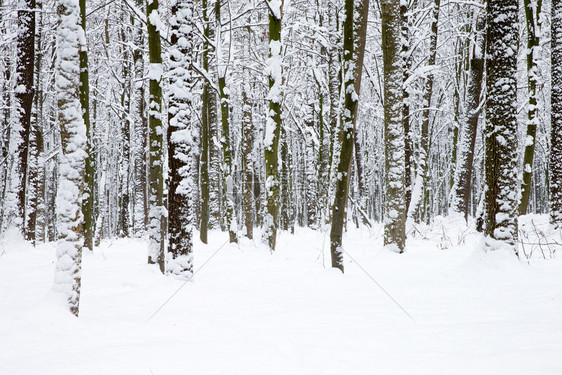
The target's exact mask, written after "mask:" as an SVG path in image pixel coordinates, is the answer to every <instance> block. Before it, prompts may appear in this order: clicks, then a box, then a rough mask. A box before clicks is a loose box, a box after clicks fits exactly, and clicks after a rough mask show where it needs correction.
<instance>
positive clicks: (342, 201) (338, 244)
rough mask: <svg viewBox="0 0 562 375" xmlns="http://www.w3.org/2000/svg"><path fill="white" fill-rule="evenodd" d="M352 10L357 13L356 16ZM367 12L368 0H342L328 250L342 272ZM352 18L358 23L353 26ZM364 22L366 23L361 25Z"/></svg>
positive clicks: (333, 264)
mask: <svg viewBox="0 0 562 375" xmlns="http://www.w3.org/2000/svg"><path fill="white" fill-rule="evenodd" d="M355 14H356V15H357V17H355ZM368 15H369V2H368V1H361V2H360V4H359V5H358V6H356V5H355V2H354V1H353V0H346V1H345V19H344V23H343V77H344V82H343V89H344V95H345V99H344V105H343V114H342V131H343V136H342V142H341V152H340V158H339V163H338V167H337V179H336V192H335V198H334V205H333V207H332V227H331V230H330V252H331V255H332V267H335V268H338V269H340V270H341V271H342V272H343V270H344V269H343V247H342V234H343V225H344V221H345V218H346V214H345V207H346V204H347V197H348V194H349V181H350V174H351V173H350V172H351V159H352V158H353V146H354V137H355V123H356V120H357V105H358V102H359V93H360V90H361V81H360V80H361V71H362V69H363V65H362V63H363V56H364V52H365V41H364V40H361V39H362V38H365V37H366V33H363V32H357V30H364V29H363V27H365V28H366V24H367V19H368ZM355 22H358V23H359V27H358V28H356V26H355ZM363 24H365V26H363Z"/></svg>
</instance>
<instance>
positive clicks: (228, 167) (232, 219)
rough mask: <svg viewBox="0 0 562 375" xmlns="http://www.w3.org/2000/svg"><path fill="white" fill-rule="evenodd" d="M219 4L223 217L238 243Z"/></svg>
mask: <svg viewBox="0 0 562 375" xmlns="http://www.w3.org/2000/svg"><path fill="white" fill-rule="evenodd" d="M220 11H221V3H220V1H219V0H217V2H216V3H215V15H216V17H217V19H216V21H217V65H218V79H219V81H218V87H219V98H220V109H221V125H222V137H221V140H220V143H221V146H222V156H223V160H222V168H221V170H222V175H223V178H224V182H223V184H224V185H225V190H224V191H225V193H226V197H225V201H224V202H225V217H226V226H227V230H228V237H229V239H230V242H238V239H237V237H236V231H237V229H238V228H237V224H236V216H235V212H234V175H233V167H232V163H233V161H232V160H233V158H234V154H233V151H232V145H231V144H232V140H231V138H230V103H229V101H230V98H229V97H230V89H229V88H228V87H227V84H226V74H227V68H228V63H229V62H225V61H222V59H221V58H222V56H221V55H222V50H221V12H220ZM228 59H230V51H229V52H228Z"/></svg>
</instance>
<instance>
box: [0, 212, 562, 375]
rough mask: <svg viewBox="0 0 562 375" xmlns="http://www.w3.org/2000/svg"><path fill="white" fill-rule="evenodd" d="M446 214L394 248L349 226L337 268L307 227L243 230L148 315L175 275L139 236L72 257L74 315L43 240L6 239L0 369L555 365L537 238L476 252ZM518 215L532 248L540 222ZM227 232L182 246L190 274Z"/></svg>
mask: <svg viewBox="0 0 562 375" xmlns="http://www.w3.org/2000/svg"><path fill="white" fill-rule="evenodd" d="M531 219H532V220H533V222H535V223H537V227H536V228H539V229H537V230H535V227H534V226H533V229H532V230H531V229H529V228H530V227H531V224H530V221H531ZM451 221H452V222H451ZM459 222H462V221H458V220H452V219H442V220H441V221H439V220H438V221H436V222H435V223H434V224H433V225H432V226H431V227H425V226H420V227H418V228H417V229H415V230H414V229H412V230H414V231H415V233H416V238H412V236H410V237H411V238H410V239H409V240H408V249H407V252H406V253H405V254H395V253H392V252H390V251H388V250H385V249H383V247H382V227H381V226H377V227H376V228H373V229H369V228H362V229H355V228H352V227H350V228H349V232H348V233H347V234H346V236H345V237H344V246H345V250H346V251H347V253H348V255H346V256H345V262H346V263H345V274H344V275H342V274H340V273H339V272H338V271H336V270H333V269H330V268H329V267H328V265H329V264H330V260H329V246H328V245H329V243H328V239H327V236H326V235H325V234H324V233H323V232H322V231H312V230H309V229H302V228H300V229H299V228H297V230H296V234H295V235H290V234H288V233H282V234H281V236H280V238H279V240H278V250H277V251H276V252H275V253H274V254H270V253H269V252H268V251H267V250H266V248H265V247H264V246H263V245H261V244H259V242H258V241H249V240H247V239H244V240H242V241H241V244H240V245H239V246H234V245H227V246H224V247H223V248H222V249H221V250H220V251H219V252H218V253H216V255H215V256H214V257H213V258H212V259H211V260H210V261H209V262H208V263H207V264H206V265H205V266H204V267H203V268H202V269H201V270H200V272H199V273H197V274H196V276H195V278H194V280H193V281H191V282H188V283H187V284H185V286H184V287H183V288H182V289H181V290H180V291H179V292H178V293H177V294H176V295H175V296H174V297H173V298H172V299H171V300H170V301H169V302H168V303H167V304H166V305H165V306H164V307H162V309H161V310H160V311H159V312H158V313H157V314H156V315H155V316H154V317H153V318H152V319H150V320H149V318H150V316H151V315H152V314H153V313H154V312H155V311H156V310H157V309H158V308H159V307H160V306H161V305H162V304H163V303H164V302H165V301H166V300H167V299H168V297H169V296H170V295H172V293H174V292H175V291H176V290H177V289H178V288H179V287H180V286H181V285H182V284H183V282H182V281H179V280H175V279H172V278H169V277H165V276H162V275H161V274H160V273H159V272H158V270H157V268H156V267H155V266H148V265H147V264H146V258H147V248H146V243H145V242H144V241H142V240H139V239H122V240H115V241H105V242H103V243H102V245H101V246H100V247H99V248H96V249H95V251H94V253H93V254H91V253H85V254H84V259H83V279H82V299H81V305H80V318H79V319H76V318H74V317H73V316H72V315H70V313H69V312H67V311H66V309H65V308H64V303H63V302H62V301H61V300H60V296H59V295H58V294H57V293H55V292H53V291H52V284H53V274H54V256H55V251H54V249H55V248H54V245H53V244H45V245H40V246H38V247H37V248H35V249H34V248H32V247H31V246H30V245H28V244H26V243H25V242H23V241H22V240H19V239H17V238H15V237H14V236H11V235H7V236H5V237H4V238H3V239H2V240H1V242H0V254H1V256H0V374H2V375H13V374H25V375H29V374H41V375H48V374H53V375H55V374H56V375H64V374H72V375H86V374H96V375H100V374H102V375H112V374H116V375H128V374H135V375H141V374H147V375H151V374H154V375H164V374H197V375H206V374H244V375H249V374H259V375H263V374H268V375H273V374H283V375H287V374H349V375H353V374H379V375H382V374H393V375H399V374H400V375H401V374H471V375H473V374H478V375H483V374H494V375H498V374H511V375H513V374H562V357H561V356H560V353H561V352H562V259H556V258H554V259H547V260H544V259H543V256H542V253H541V252H540V249H539V248H538V247H536V246H535V247H536V249H535V251H534V254H533V255H534V257H533V258H532V259H531V261H530V262H528V261H527V260H526V259H524V260H521V261H520V260H517V259H516V257H515V256H514V255H512V254H507V253H502V252H499V251H498V252H495V253H487V254H486V253H483V252H482V250H481V248H480V247H479V244H480V237H479V236H478V235H477V234H476V233H475V232H474V231H473V230H467V229H466V227H464V226H463V225H461V224H459ZM526 223H527V224H526V225H523V226H522V230H523V231H525V230H527V232H525V233H531V234H530V235H529V238H528V239H527V240H526V241H528V243H529V244H530V243H536V242H535V239H533V238H532V237H533V235H534V234H535V233H536V232H537V231H538V230H541V229H540V228H545V227H546V228H547V227H548V224H547V218H546V217H537V216H533V217H531V216H529V217H527V218H526ZM543 230H544V229H543ZM227 236H228V235H227V234H226V233H220V232H213V233H212V234H211V235H210V236H209V238H210V244H209V245H203V244H201V243H200V242H199V241H197V242H196V250H195V269H196V270H197V269H198V268H199V267H200V266H201V265H202V264H203V263H204V262H205V261H206V260H208V259H209V258H210V257H211V256H212V255H213V253H215V251H216V249H218V248H219V247H220V246H221V245H222V244H223V243H224V242H225V241H226V240H227ZM552 236H554V237H556V235H555V234H551V239H552V238H553V237H552ZM459 242H460V244H459ZM557 242H562V240H560V235H558V240H557ZM526 246H527V249H526V250H527V252H529V251H530V250H531V245H526ZM543 250H544V251H546V254H545V255H546V257H547V258H550V255H551V254H550V251H554V250H556V249H555V248H553V247H552V245H550V247H548V246H547V248H546V250H545V247H543ZM558 253H559V254H560V253H562V249H559V250H558ZM349 255H351V257H352V258H353V259H355V261H357V262H358V264H360V265H361V266H362V267H363V268H364V269H365V270H366V271H367V272H368V273H369V274H370V275H371V276H372V277H373V278H374V279H375V280H376V281H377V282H378V283H380V284H381V285H382V286H383V287H384V288H385V289H386V290H387V291H388V293H389V294H390V295H392V297H393V298H394V299H395V300H396V301H397V302H398V303H399V304H400V305H401V306H402V307H403V308H404V309H405V310H406V311H407V312H408V313H409V314H410V315H411V316H412V317H413V319H414V320H415V321H413V320H411V319H410V318H409V317H408V316H407V315H406V314H405V313H404V312H403V311H402V310H401V309H400V308H399V307H398V306H397V305H395V304H394V303H393V302H392V300H391V299H389V297H388V296H386V295H385V294H384V293H383V292H382V291H381V289H379V287H378V286H377V285H376V284H375V283H374V282H373V281H372V280H371V279H370V278H369V277H368V276H367V275H366V274H365V273H364V272H363V271H362V270H361V269H360V268H359V266H358V265H357V263H354V262H353V261H352V260H351V259H350V257H349ZM523 258H524V257H523ZM558 258H560V256H558Z"/></svg>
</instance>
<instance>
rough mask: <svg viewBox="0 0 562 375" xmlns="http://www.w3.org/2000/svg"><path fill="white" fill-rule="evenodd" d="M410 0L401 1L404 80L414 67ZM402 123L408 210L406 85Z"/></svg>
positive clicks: (409, 151) (409, 176) (409, 171)
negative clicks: (411, 44)
mask: <svg viewBox="0 0 562 375" xmlns="http://www.w3.org/2000/svg"><path fill="white" fill-rule="evenodd" d="M408 3H409V2H408V1H402V2H401V3H400V22H401V25H400V30H401V38H402V49H401V52H400V53H401V55H402V61H403V64H404V70H403V72H402V74H403V77H404V81H403V82H406V81H407V80H408V78H410V73H411V72H410V70H411V69H412V56H411V54H412V51H411V50H410V49H411V46H410V43H411V41H410V39H411V38H410V34H411V33H412V30H411V26H412V22H411V15H410V13H409V12H410V8H409V7H408V5H409V4H408ZM402 96H403V100H402V124H403V127H404V165H405V168H404V199H405V201H406V211H407V210H408V209H409V207H410V201H411V200H412V148H413V145H412V139H411V136H410V100H409V97H410V93H409V91H408V88H407V87H406V86H405V85H404V86H403V87H402Z"/></svg>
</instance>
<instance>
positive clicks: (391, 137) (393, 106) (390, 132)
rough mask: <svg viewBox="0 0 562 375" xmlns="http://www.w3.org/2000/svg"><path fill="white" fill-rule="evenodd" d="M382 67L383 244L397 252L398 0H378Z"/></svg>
mask: <svg viewBox="0 0 562 375" xmlns="http://www.w3.org/2000/svg"><path fill="white" fill-rule="evenodd" d="M381 18H382V52H383V71H384V136H385V141H384V142H385V151H384V154H385V174H386V179H385V191H386V199H385V210H384V223H385V225H384V244H385V246H387V247H389V248H392V249H393V250H395V251H397V252H400V253H401V252H403V251H404V248H405V245H406V199H405V186H404V185H405V181H404V176H405V159H404V144H405V143H404V142H405V141H404V124H403V123H402V110H403V108H402V105H401V103H402V95H403V87H402V86H403V85H402V80H403V78H404V72H403V69H402V64H401V62H400V60H401V56H400V50H401V45H400V34H401V29H400V22H401V16H400V1H398V0H383V1H381Z"/></svg>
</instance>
